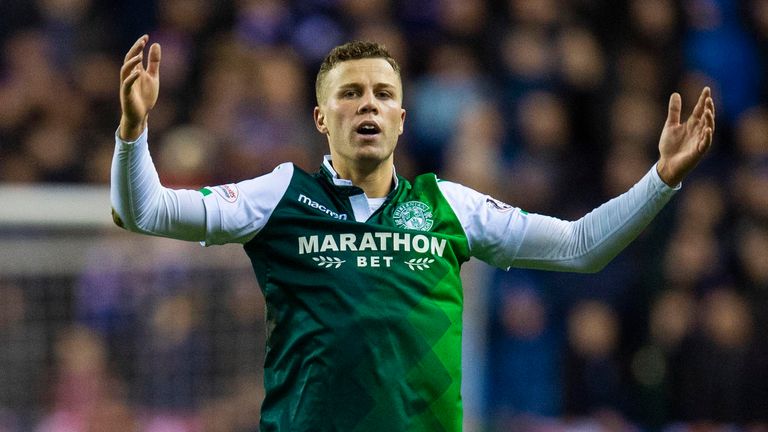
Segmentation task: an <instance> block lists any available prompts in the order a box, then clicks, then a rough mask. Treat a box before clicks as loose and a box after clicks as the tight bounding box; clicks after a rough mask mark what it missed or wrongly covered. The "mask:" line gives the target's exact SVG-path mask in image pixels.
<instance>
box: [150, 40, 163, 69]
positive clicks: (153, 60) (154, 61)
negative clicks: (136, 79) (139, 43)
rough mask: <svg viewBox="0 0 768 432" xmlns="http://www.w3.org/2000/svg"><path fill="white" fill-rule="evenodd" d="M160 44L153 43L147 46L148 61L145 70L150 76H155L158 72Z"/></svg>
mask: <svg viewBox="0 0 768 432" xmlns="http://www.w3.org/2000/svg"><path fill="white" fill-rule="evenodd" d="M160 57H161V51H160V44H158V43H153V44H152V46H151V47H149V62H148V63H147V72H148V73H149V75H150V76H152V77H157V76H158V75H159V73H160Z"/></svg>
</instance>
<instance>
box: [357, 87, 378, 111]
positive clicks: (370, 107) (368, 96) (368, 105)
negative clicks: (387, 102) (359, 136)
mask: <svg viewBox="0 0 768 432" xmlns="http://www.w3.org/2000/svg"><path fill="white" fill-rule="evenodd" d="M357 113H358V114H368V113H373V114H378V113H379V107H378V105H377V104H376V96H375V95H374V94H373V92H372V91H368V92H365V93H363V96H362V97H361V98H360V106H359V107H358V108H357Z"/></svg>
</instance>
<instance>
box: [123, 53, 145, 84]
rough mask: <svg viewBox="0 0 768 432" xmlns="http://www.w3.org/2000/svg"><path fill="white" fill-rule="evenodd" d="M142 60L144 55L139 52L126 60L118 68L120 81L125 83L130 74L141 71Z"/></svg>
mask: <svg viewBox="0 0 768 432" xmlns="http://www.w3.org/2000/svg"><path fill="white" fill-rule="evenodd" d="M143 58H144V54H143V53H142V52H139V53H138V54H136V55H135V56H133V57H131V58H129V59H126V60H125V63H123V66H122V67H121V68H120V81H125V80H126V79H127V78H128V76H129V75H130V74H131V73H132V72H140V71H141V61H142V59H143Z"/></svg>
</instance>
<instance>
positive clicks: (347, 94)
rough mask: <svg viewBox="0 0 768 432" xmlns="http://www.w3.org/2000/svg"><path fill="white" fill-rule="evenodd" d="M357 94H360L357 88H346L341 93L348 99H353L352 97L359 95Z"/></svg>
mask: <svg viewBox="0 0 768 432" xmlns="http://www.w3.org/2000/svg"><path fill="white" fill-rule="evenodd" d="M357 95H358V91H357V90H344V91H343V92H342V93H341V96H342V97H343V98H346V99H351V98H354V97H357Z"/></svg>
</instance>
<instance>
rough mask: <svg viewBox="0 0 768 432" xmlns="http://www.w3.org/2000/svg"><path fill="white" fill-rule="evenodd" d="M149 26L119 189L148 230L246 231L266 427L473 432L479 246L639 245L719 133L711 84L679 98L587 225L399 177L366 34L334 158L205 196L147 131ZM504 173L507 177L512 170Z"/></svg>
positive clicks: (322, 96) (395, 73) (154, 82)
mask: <svg viewBox="0 0 768 432" xmlns="http://www.w3.org/2000/svg"><path fill="white" fill-rule="evenodd" d="M148 40H149V38H148V36H146V35H145V36H142V37H141V38H139V39H138V40H137V41H136V43H135V44H134V45H133V47H132V48H131V49H130V50H129V51H128V53H127V55H126V56H125V62H124V64H123V66H122V69H121V71H120V81H121V85H120V101H121V107H122V117H121V119H120V126H119V129H118V130H117V133H116V149H115V154H114V159H113V163H112V189H111V199H112V205H113V213H114V216H115V221H116V222H117V223H118V225H120V226H122V227H124V228H126V229H128V230H130V231H135V232H139V233H145V234H151V235H158V236H166V237H172V238H176V239H182V240H190V241H200V242H202V243H203V244H205V245H213V244H222V243H240V244H242V245H243V246H244V249H245V252H246V253H247V254H248V256H249V257H250V259H251V261H252V263H253V268H254V270H255V272H256V276H257V279H258V281H259V285H260V286H261V289H262V291H263V293H264V296H265V298H266V303H267V321H268V323H267V329H268V339H267V347H266V360H265V365H264V368H265V370H264V385H265V388H266V397H265V400H264V403H263V406H262V413H261V430H262V431H366V432H371V431H387V432H391V431H429V432H434V431H459V430H461V425H462V406H461V391H460V390H461V389H460V382H461V367H460V365H461V332H462V322H461V315H462V289H461V283H460V279H459V268H460V266H461V264H462V263H463V262H465V261H467V260H468V259H469V258H470V257H471V256H475V257H477V258H479V259H481V260H483V261H486V262H488V263H490V264H492V265H495V266H498V267H501V268H509V267H524V268H536V269H548V270H557V271H576V272H594V271H598V270H599V269H601V268H602V267H603V266H604V265H605V264H606V263H608V262H609V261H610V260H611V259H612V258H613V257H614V256H615V255H616V254H617V253H619V251H621V250H622V249H623V248H624V247H625V246H626V245H627V244H628V243H630V242H631V241H632V240H633V239H634V238H635V237H636V236H637V235H638V234H639V233H640V231H641V230H643V228H644V227H645V226H646V225H647V224H648V223H649V222H650V221H651V219H652V218H653V217H654V215H656V214H657V212H658V211H659V210H660V209H661V208H662V207H663V206H664V205H665V203H666V202H667V201H668V200H669V199H670V198H671V197H672V195H673V194H674V193H675V191H676V190H677V189H679V187H680V183H681V180H682V179H683V177H685V175H686V174H687V173H688V172H689V171H690V170H691V169H693V167H694V166H695V165H696V164H697V163H698V162H699V160H700V159H701V158H702V156H703V155H704V154H705V153H706V151H707V150H708V149H709V147H710V144H711V142H712V134H713V129H714V122H715V114H714V104H713V101H712V97H711V94H710V90H709V88H704V89H703V91H702V92H701V95H700V97H699V100H698V102H697V103H696V106H695V108H694V109H693V113H692V115H691V116H690V118H688V120H687V121H685V122H682V123H681V118H680V117H681V100H680V96H679V95H678V94H673V95H672V96H671V98H670V100H669V110H668V115H667V121H666V123H665V125H664V128H663V130H662V131H661V139H660V141H659V152H660V157H659V160H658V162H657V163H656V164H655V165H654V166H653V167H651V168H650V169H649V171H648V173H647V174H646V175H645V176H644V177H643V178H642V179H640V180H639V182H638V183H637V184H636V185H634V186H633V187H632V188H631V189H630V190H629V191H627V192H625V193H624V194H622V195H620V196H619V197H617V198H614V199H613V200H610V201H608V202H606V203H605V204H603V205H601V206H600V207H598V208H597V209H595V210H594V211H592V212H590V213H589V214H587V215H586V216H584V217H582V218H581V219H579V220H577V221H573V222H569V221H563V220H559V219H556V218H552V217H547V216H543V215H537V214H529V213H526V212H525V211H523V210H520V209H518V208H516V207H513V206H510V205H507V204H504V203H502V202H500V201H497V200H496V199H494V198H492V197H490V196H487V195H484V194H483V193H481V192H477V191H474V190H472V189H469V188H467V187H464V186H462V185H459V184H456V183H452V182H450V181H443V180H439V179H437V178H436V177H435V175H434V174H423V175H420V176H418V177H416V178H415V179H414V180H413V182H409V181H407V180H406V179H404V178H402V177H400V176H398V175H397V174H396V173H395V169H394V164H393V151H394V149H395V146H396V145H397V142H398V137H399V135H400V134H401V133H402V132H403V127H404V124H405V118H406V115H405V110H404V109H403V105H402V102H403V93H402V82H401V77H400V69H399V66H398V64H397V62H396V61H395V60H394V59H392V58H391V57H390V55H389V54H388V53H387V51H386V50H385V49H384V48H383V47H381V46H379V45H377V44H375V43H367V42H351V43H348V44H344V45H342V46H339V47H337V48H335V49H333V50H332V51H331V52H330V54H329V55H328V56H327V58H326V59H325V61H324V62H323V63H322V65H321V67H320V71H319V73H318V75H317V82H316V96H317V106H316V107H315V109H314V122H315V126H316V127H317V130H318V131H319V132H320V133H321V134H324V135H325V136H326V137H327V139H328V145H329V149H330V155H329V156H326V157H325V159H324V160H323V161H321V165H320V169H319V171H318V172H316V173H312V174H310V173H307V172H305V171H303V170H301V169H300V168H298V167H297V166H295V165H293V164H291V163H284V164H281V165H279V166H278V167H277V168H275V169H274V171H272V172H271V173H268V174H265V175H262V176H260V177H256V178H253V179H248V180H243V181H241V182H239V183H233V184H226V185H220V186H212V187H205V188H203V189H201V190H199V191H193V190H172V189H168V188H165V187H163V186H162V185H161V184H160V182H159V180H158V175H157V172H156V170H155V167H154V165H153V163H152V160H151V158H150V154H149V150H148V144H147V118H148V113H149V112H150V110H151V109H152V107H153V106H154V105H155V102H156V101H157V98H158V93H159V68H160V58H161V50H160V46H159V45H158V44H152V46H150V47H149V50H148V57H149V58H148V61H147V65H146V67H145V66H144V62H143V58H144V52H145V48H146V45H147V43H148ZM499 181H500V182H503V181H504V179H499Z"/></svg>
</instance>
